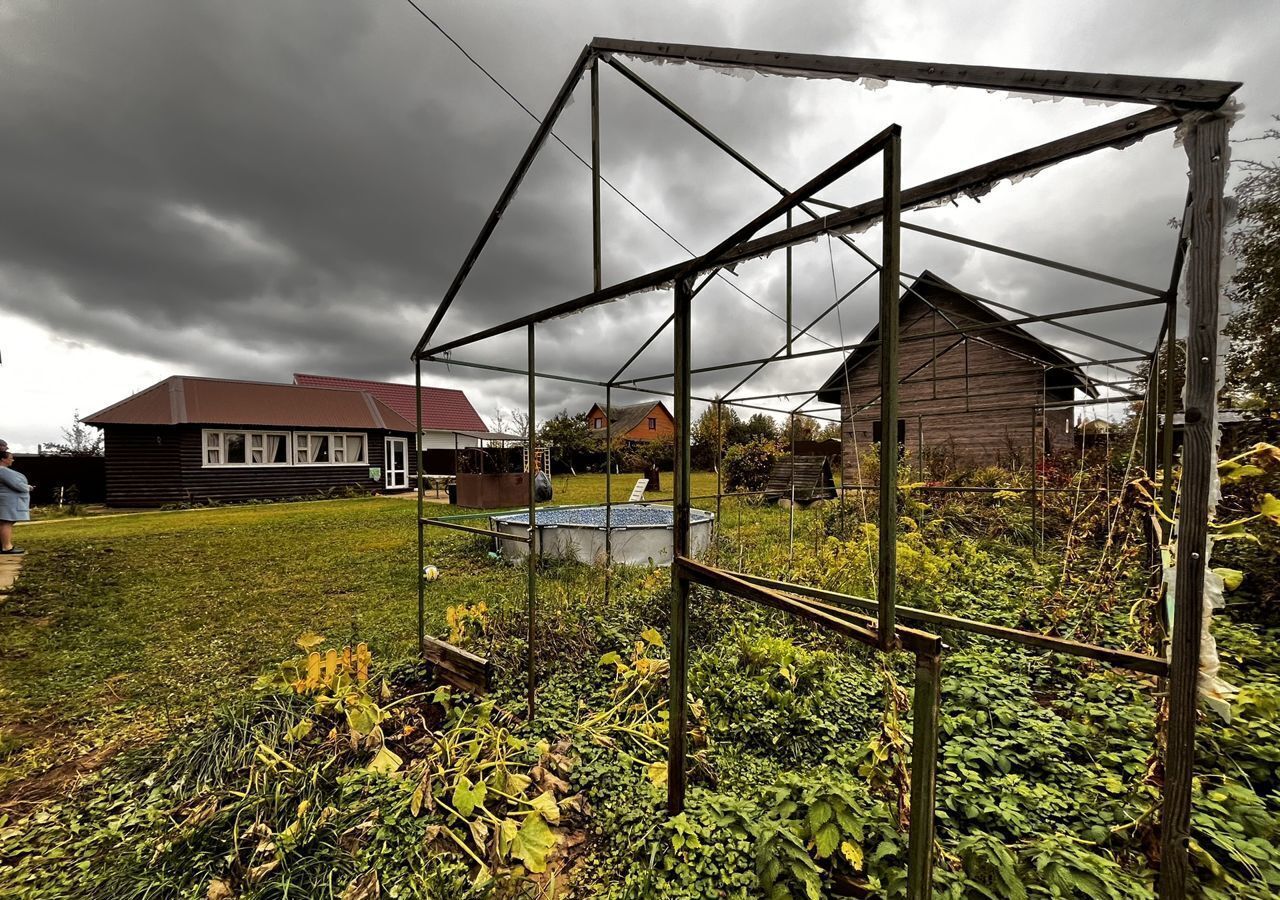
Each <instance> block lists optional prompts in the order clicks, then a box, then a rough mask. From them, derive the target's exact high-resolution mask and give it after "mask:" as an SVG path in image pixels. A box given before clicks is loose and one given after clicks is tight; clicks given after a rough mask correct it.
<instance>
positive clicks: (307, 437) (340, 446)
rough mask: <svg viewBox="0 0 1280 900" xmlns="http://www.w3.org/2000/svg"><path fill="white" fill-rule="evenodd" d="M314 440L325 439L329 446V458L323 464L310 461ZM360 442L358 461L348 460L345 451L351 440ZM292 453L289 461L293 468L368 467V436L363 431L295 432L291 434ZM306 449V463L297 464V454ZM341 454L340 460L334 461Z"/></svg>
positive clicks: (348, 447)
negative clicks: (291, 461) (291, 462)
mask: <svg viewBox="0 0 1280 900" xmlns="http://www.w3.org/2000/svg"><path fill="white" fill-rule="evenodd" d="M316 438H325V439H326V443H327V444H328V445H329V458H328V459H327V460H325V461H323V462H314V461H311V453H312V451H311V443H312V441H313V440H314V439H316ZM353 438H354V439H356V440H358V441H360V457H361V458H360V459H356V460H351V459H348V458H347V457H348V454H347V450H348V449H350V447H351V441H352V439H353ZM293 445H294V452H293V456H291V457H290V459H292V460H293V464H294V465H295V466H359V467H366V466H368V465H369V435H368V433H366V432H363V431H295V432H294V433H293ZM304 445H305V447H306V451H307V460H308V461H307V462H298V453H299V452H300V451H301V450H302V449H303V447H304ZM339 452H341V454H342V460H341V461H339V460H337V459H335V456H337V455H338V453H339Z"/></svg>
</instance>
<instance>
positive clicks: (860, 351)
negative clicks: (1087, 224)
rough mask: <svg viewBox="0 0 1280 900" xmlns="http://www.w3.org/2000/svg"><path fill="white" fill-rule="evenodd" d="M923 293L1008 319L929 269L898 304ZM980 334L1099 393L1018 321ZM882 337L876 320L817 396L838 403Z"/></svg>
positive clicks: (979, 319) (990, 320)
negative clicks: (1013, 345) (1012, 342)
mask: <svg viewBox="0 0 1280 900" xmlns="http://www.w3.org/2000/svg"><path fill="white" fill-rule="evenodd" d="M921 295H923V296H925V297H936V296H939V295H945V296H946V297H947V298H948V300H949V301H950V303H951V305H953V306H959V307H961V308H963V309H964V314H965V315H966V316H968V317H969V318H970V319H972V320H973V321H974V323H978V324H995V323H998V322H1003V321H1005V319H1004V318H1003V317H1002V316H1000V315H998V314H997V313H994V312H992V311H991V310H990V309H989V308H987V307H986V306H983V305H982V304H981V303H978V302H977V301H976V300H974V299H972V298H971V297H969V296H968V295H967V294H966V293H964V292H963V291H961V290H960V289H959V288H957V287H955V286H954V285H952V284H949V283H948V282H946V281H943V280H942V279H941V278H939V277H938V276H937V275H935V274H934V273H933V272H930V271H929V270H928V269H925V270H924V271H923V272H921V273H920V276H919V277H918V278H916V280H915V281H914V282H913V283H912V285H911V290H910V291H906V292H903V293H902V295H901V297H900V298H899V300H898V303H899V307H900V308H901V307H902V306H904V305H905V304H907V303H923V302H924V301H923V300H921V299H920V297H921ZM963 330H964V326H963V324H961V326H960V331H961V332H963ZM980 334H981V336H982V337H983V338H985V339H986V340H989V341H990V342H991V343H993V344H1000V343H1007V342H1009V340H1010V338H1013V340H1015V341H1017V343H1018V344H1019V345H1021V346H1022V347H1023V348H1025V349H1026V350H1028V351H1030V353H1031V355H1034V356H1035V357H1036V358H1037V359H1039V360H1041V361H1043V362H1047V363H1050V364H1052V365H1054V366H1057V367H1058V368H1056V369H1055V370H1054V371H1055V372H1056V373H1060V374H1059V375H1058V376H1057V380H1058V385H1059V386H1061V387H1076V388H1079V389H1080V390H1082V391H1084V392H1085V393H1086V394H1088V395H1089V396H1090V397H1096V396H1098V390H1097V388H1096V387H1095V386H1094V385H1093V383H1092V382H1091V381H1090V380H1089V379H1088V378H1087V377H1086V376H1085V374H1084V372H1083V371H1082V370H1081V368H1080V366H1079V364H1077V363H1075V362H1074V361H1073V360H1071V359H1069V358H1068V357H1067V356H1066V355H1065V354H1064V353H1063V352H1062V351H1061V350H1058V349H1057V348H1056V347H1053V346H1052V345H1050V344H1046V343H1045V342H1044V341H1042V340H1040V338H1038V337H1036V336H1035V335H1034V334H1031V333H1030V332H1029V331H1027V330H1026V329H1024V328H1021V327H1020V326H1018V325H1007V326H1005V327H1004V328H998V329H984V330H983V331H982V332H980ZM879 340H880V324H879V323H878V322H877V323H876V324H875V325H874V326H872V328H871V330H870V331H869V332H867V336H866V337H865V338H863V339H862V341H861V342H860V343H859V344H858V346H857V347H855V348H854V349H853V350H851V351H850V353H849V356H848V357H847V358H846V359H845V361H844V362H842V363H841V364H840V365H839V366H838V367H837V368H836V370H835V372H833V373H832V374H831V377H830V378H828V379H827V380H826V383H825V384H823V385H822V387H821V388H820V389H819V390H818V395H817V396H818V399H819V400H821V401H822V402H824V403H839V402H840V391H841V389H842V388H843V387H844V385H845V381H846V377H847V375H849V374H852V373H853V371H854V370H855V369H857V368H858V367H859V366H861V365H863V364H864V363H866V361H867V360H868V359H870V358H871V355H872V353H874V352H875V351H876V349H877V348H878V347H879V343H878V342H879ZM978 374H981V373H978Z"/></svg>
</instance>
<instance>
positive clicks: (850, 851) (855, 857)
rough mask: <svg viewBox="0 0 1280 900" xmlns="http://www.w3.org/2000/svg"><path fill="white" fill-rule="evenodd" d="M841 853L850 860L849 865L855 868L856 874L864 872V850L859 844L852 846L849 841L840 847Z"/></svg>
mask: <svg viewBox="0 0 1280 900" xmlns="http://www.w3.org/2000/svg"><path fill="white" fill-rule="evenodd" d="M840 852H841V853H842V854H843V855H844V858H845V859H847V860H849V865H851V866H853V870H854V871H855V872H861V871H862V848H861V847H859V846H858V845H857V844H851V843H849V842H848V841H845V842H843V843H842V844H841V845H840Z"/></svg>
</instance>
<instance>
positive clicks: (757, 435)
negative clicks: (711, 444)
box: [733, 413, 778, 444]
mask: <svg viewBox="0 0 1280 900" xmlns="http://www.w3.org/2000/svg"><path fill="white" fill-rule="evenodd" d="M777 439H778V423H777V422H776V421H775V420H774V418H773V416H771V415H769V414H767V413H756V414H755V415H753V416H752V417H751V418H750V419H747V421H746V422H744V423H743V429H742V435H741V437H740V438H739V439H738V440H735V441H734V442H733V443H735V444H746V443H750V442H752V441H766V442H767V441H776V440H777Z"/></svg>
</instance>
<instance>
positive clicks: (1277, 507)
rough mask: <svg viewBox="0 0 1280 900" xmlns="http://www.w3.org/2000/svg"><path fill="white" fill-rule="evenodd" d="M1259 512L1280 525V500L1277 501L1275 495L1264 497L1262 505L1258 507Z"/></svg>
mask: <svg viewBox="0 0 1280 900" xmlns="http://www.w3.org/2000/svg"><path fill="white" fill-rule="evenodd" d="M1258 512H1260V513H1262V514H1263V515H1264V516H1266V517H1267V518H1268V519H1270V520H1271V521H1272V522H1274V523H1275V524H1277V525H1280V500H1278V499H1276V496H1275V494H1263V495H1262V504H1261V505H1260V506H1259V507H1258Z"/></svg>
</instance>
